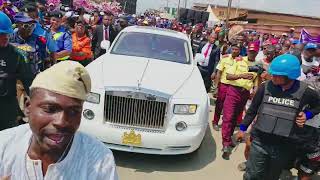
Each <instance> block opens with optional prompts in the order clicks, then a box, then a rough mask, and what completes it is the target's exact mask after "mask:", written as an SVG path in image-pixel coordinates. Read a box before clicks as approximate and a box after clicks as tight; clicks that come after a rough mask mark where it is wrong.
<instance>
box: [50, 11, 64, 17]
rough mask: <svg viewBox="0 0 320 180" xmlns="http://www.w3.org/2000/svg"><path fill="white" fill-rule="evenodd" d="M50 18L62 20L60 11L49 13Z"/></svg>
mask: <svg viewBox="0 0 320 180" xmlns="http://www.w3.org/2000/svg"><path fill="white" fill-rule="evenodd" d="M50 17H55V18H62V17H63V15H62V12H61V11H52V12H50Z"/></svg>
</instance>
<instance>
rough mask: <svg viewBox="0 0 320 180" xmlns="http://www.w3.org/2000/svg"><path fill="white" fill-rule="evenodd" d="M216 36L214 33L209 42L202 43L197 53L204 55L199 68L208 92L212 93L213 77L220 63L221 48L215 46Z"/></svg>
mask: <svg viewBox="0 0 320 180" xmlns="http://www.w3.org/2000/svg"><path fill="white" fill-rule="evenodd" d="M215 40H216V35H215V34H214V33H212V34H211V35H210V36H209V37H208V41H207V42H206V41H203V42H201V44H200V46H199V48H198V50H197V53H200V54H202V55H203V58H202V59H201V61H198V62H197V63H198V68H199V70H200V73H201V76H202V79H203V81H204V84H205V87H206V90H207V92H209V91H210V88H211V85H212V80H211V76H212V75H213V73H214V71H215V69H216V66H217V64H218V62H219V61H220V48H219V47H218V46H217V45H215Z"/></svg>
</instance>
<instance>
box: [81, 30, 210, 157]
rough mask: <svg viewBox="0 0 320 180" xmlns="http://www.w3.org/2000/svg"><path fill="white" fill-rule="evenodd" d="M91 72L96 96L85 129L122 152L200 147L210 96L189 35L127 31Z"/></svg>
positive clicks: (185, 150) (86, 105)
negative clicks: (194, 56)
mask: <svg viewBox="0 0 320 180" xmlns="http://www.w3.org/2000/svg"><path fill="white" fill-rule="evenodd" d="M101 46H102V47H104V48H109V47H108V46H109V44H108V43H106V42H103V43H101ZM86 68H87V70H88V71H89V73H90V76H91V79H92V92H91V93H90V94H89V96H88V97H87V101H86V102H85V103H84V108H83V116H82V122H81V126H80V130H81V131H83V132H86V133H88V134H91V135H93V136H95V137H97V138H98V139H100V140H101V141H102V142H104V143H105V144H106V145H107V146H108V147H109V148H111V149H115V150H120V151H129V152H138V153H146V154H168V155H169V154H186V153H191V152H193V151H195V150H196V149H198V148H199V147H200V144H201V142H202V140H203V138H204V135H205V132H206V129H207V125H208V116H209V98H208V95H207V93H206V90H205V87H204V83H203V80H202V78H201V75H200V72H199V70H198V68H197V66H196V63H195V61H193V56H192V51H191V44H190V40H189V39H188V37H187V36H186V35H185V34H183V33H179V32H175V31H170V30H163V29H158V28H151V27H136V26H133V27H128V28H126V29H124V30H122V31H121V33H120V34H119V35H118V36H117V38H116V39H115V41H114V42H113V44H112V45H111V47H110V48H109V49H108V50H107V53H106V54H104V55H102V56H101V57H99V58H98V59H96V60H95V61H93V62H92V63H91V64H89V65H88V66H87V67H86Z"/></svg>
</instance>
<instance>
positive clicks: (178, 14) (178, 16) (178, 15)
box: [177, 0, 181, 20]
mask: <svg viewBox="0 0 320 180" xmlns="http://www.w3.org/2000/svg"><path fill="white" fill-rule="evenodd" d="M180 1H181V0H179V1H178V9H177V11H178V12H177V19H178V20H179V19H180Z"/></svg>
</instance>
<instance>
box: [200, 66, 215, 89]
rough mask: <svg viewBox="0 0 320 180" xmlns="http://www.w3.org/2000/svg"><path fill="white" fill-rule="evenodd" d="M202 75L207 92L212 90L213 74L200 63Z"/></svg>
mask: <svg viewBox="0 0 320 180" xmlns="http://www.w3.org/2000/svg"><path fill="white" fill-rule="evenodd" d="M198 68H199V71H200V74H201V77H202V79H203V83H204V86H205V88H206V91H207V93H208V92H210V90H211V86H212V80H211V74H209V72H208V71H207V70H206V69H205V68H204V67H201V66H199V65H198Z"/></svg>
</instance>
